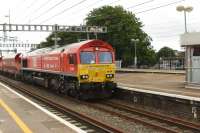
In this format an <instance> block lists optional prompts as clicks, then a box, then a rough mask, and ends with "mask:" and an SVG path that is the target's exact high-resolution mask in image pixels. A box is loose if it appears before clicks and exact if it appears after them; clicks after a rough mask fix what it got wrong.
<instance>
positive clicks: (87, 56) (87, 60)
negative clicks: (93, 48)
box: [80, 52, 96, 64]
mask: <svg viewBox="0 0 200 133" xmlns="http://www.w3.org/2000/svg"><path fill="white" fill-rule="evenodd" d="M80 57H81V64H94V63H96V61H95V53H94V52H81V53H80Z"/></svg>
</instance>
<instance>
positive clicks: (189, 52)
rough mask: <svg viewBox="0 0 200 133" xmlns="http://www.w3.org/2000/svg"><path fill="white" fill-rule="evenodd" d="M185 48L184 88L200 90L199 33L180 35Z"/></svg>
mask: <svg viewBox="0 0 200 133" xmlns="http://www.w3.org/2000/svg"><path fill="white" fill-rule="evenodd" d="M180 41H181V46H182V47H185V50H186V51H185V52H186V54H185V63H186V64H185V69H186V88H195V89H200V32H193V33H185V34H183V35H181V39H180Z"/></svg>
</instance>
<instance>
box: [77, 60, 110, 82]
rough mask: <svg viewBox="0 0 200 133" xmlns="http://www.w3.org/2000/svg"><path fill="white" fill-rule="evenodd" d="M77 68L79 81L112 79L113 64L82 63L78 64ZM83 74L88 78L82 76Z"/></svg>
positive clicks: (105, 80)
mask: <svg viewBox="0 0 200 133" xmlns="http://www.w3.org/2000/svg"><path fill="white" fill-rule="evenodd" d="M79 70H80V72H79V75H80V76H79V77H80V81H81V82H107V81H113V80H114V66H113V65H98V64H92V65H84V66H80V69H79ZM83 75H88V78H83ZM108 75H109V77H108Z"/></svg>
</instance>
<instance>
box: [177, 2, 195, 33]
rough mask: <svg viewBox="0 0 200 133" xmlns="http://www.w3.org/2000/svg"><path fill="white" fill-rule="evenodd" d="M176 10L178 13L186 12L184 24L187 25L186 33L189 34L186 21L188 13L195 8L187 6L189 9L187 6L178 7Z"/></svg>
mask: <svg viewBox="0 0 200 133" xmlns="http://www.w3.org/2000/svg"><path fill="white" fill-rule="evenodd" d="M176 10H177V11H178V12H182V11H183V12H184V23H185V33H187V20H186V12H188V13H189V12H191V11H192V10H193V7H192V6H187V7H185V6H182V5H181V6H177V7H176Z"/></svg>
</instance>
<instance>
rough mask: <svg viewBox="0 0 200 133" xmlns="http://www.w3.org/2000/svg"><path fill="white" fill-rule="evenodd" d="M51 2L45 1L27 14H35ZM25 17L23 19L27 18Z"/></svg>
mask: <svg viewBox="0 0 200 133" xmlns="http://www.w3.org/2000/svg"><path fill="white" fill-rule="evenodd" d="M51 1H52V0H46V1H45V2H44V3H42V4H41V5H40V6H39V7H38V8H36V9H35V10H33V11H32V12H30V13H29V14H33V13H37V12H38V11H39V10H40V9H41V8H43V7H44V6H45V5H47V4H48V3H50V2H51ZM27 16H28V15H27ZM27 16H26V17H25V18H27Z"/></svg>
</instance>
